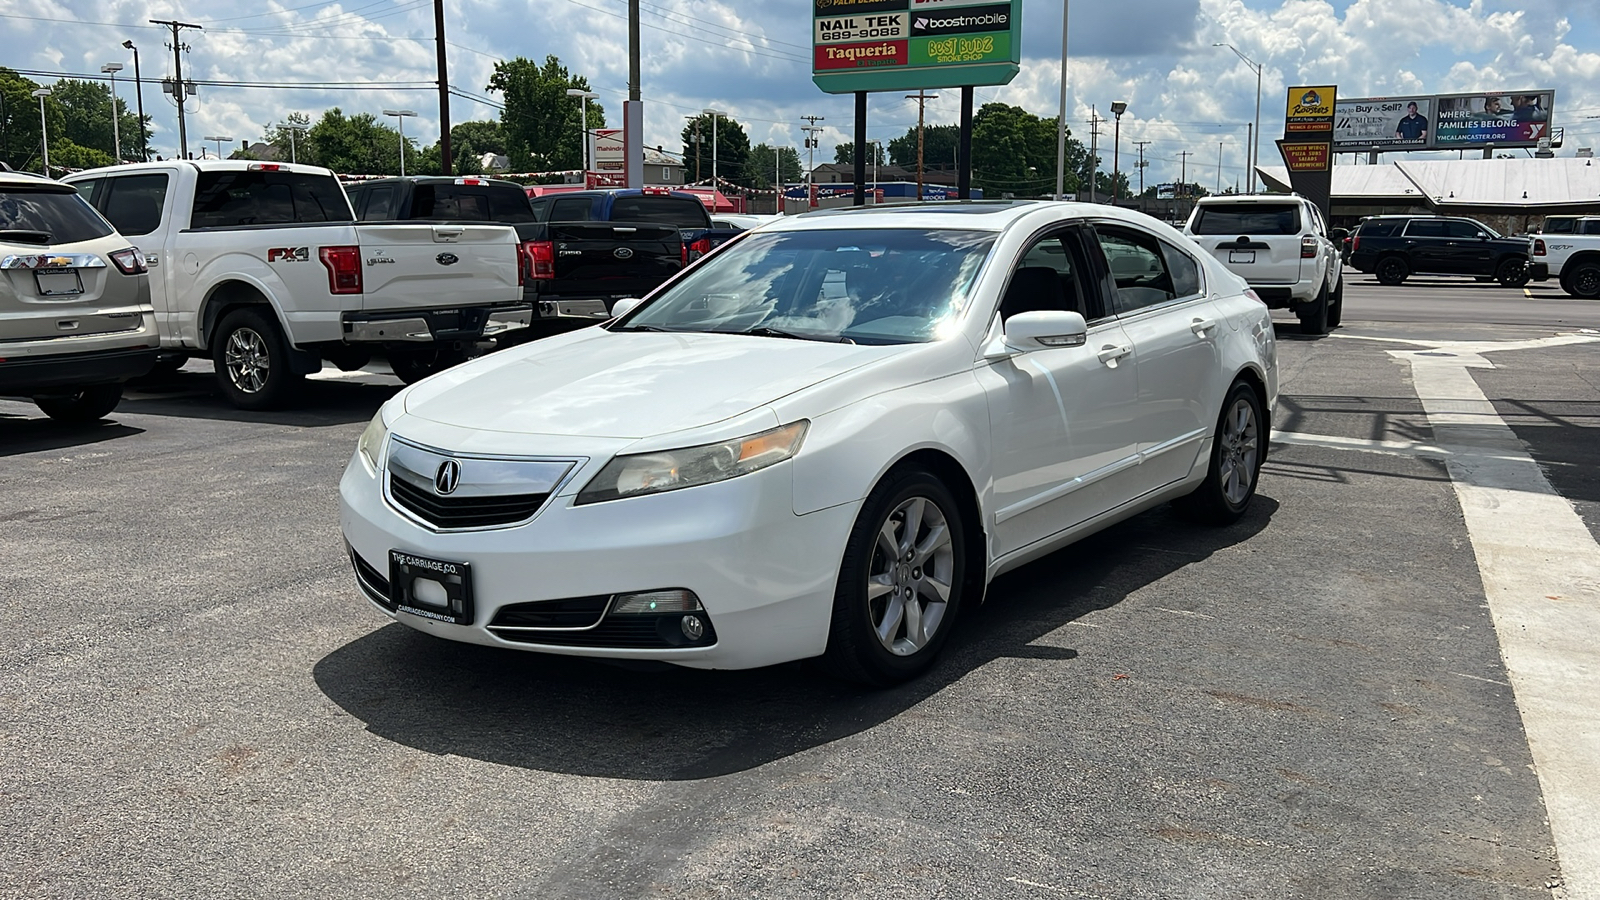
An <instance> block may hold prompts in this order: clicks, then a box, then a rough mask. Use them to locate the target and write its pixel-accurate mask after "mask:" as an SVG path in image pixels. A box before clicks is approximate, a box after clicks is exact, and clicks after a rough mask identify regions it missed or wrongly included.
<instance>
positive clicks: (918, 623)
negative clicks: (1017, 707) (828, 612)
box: [822, 469, 967, 687]
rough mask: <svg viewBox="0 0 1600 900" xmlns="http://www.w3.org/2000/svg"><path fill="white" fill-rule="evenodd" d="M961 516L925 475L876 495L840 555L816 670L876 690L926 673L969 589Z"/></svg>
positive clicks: (945, 491)
mask: <svg viewBox="0 0 1600 900" xmlns="http://www.w3.org/2000/svg"><path fill="white" fill-rule="evenodd" d="M966 552H967V535H966V528H965V523H964V522H963V521H962V519H961V512H960V506H959V505H958V504H957V503H956V499H955V496H954V495H953V494H951V493H950V490H949V488H947V487H945V485H944V483H943V482H942V481H940V480H939V479H938V478H937V477H935V476H934V475H933V474H932V473H930V472H927V471H925V470H922V469H905V470H902V471H900V472H897V473H891V474H890V475H889V477H887V478H885V479H884V480H883V481H882V482H880V483H879V484H878V486H877V487H876V488H873V490H872V493H871V494H870V495H868V497H867V500H866V502H865V503H863V504H862V507H861V513H860V514H859V515H858V516H857V517H856V524H855V527H854V528H853V529H852V530H851V532H850V539H849V541H848V542H847V543H846V545H845V553H844V560H843V562H842V563H841V564H840V566H839V582H838V586H837V587H836V589H835V591H834V599H833V621H832V624H831V626H830V628H829V633H828V649H827V652H826V654H824V656H823V658H822V663H823V666H824V667H825V668H826V669H827V670H828V671H830V672H831V673H832V674H833V675H835V676H836V677H839V678H842V679H844V680H847V681H854V682H858V683H861V684H867V685H872V686H874V687H887V686H889V685H893V684H899V683H901V682H904V681H907V680H909V679H911V678H914V677H916V676H917V675H920V674H921V673H922V672H924V671H926V670H927V669H928V667H929V666H931V665H932V664H933V662H934V659H935V658H936V657H937V656H938V654H939V650H940V648H942V647H943V646H944V642H945V640H946V639H947V638H948V637H949V635H950V627H951V623H952V622H953V621H954V620H955V618H956V613H957V612H958V611H959V610H960V608H961V600H962V595H963V587H964V585H965V581H966V559H967V557H966Z"/></svg>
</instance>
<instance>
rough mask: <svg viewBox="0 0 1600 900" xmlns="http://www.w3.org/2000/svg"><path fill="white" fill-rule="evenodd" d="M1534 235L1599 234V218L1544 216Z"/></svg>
mask: <svg viewBox="0 0 1600 900" xmlns="http://www.w3.org/2000/svg"><path fill="white" fill-rule="evenodd" d="M1534 233H1535V234H1559V235H1568V234H1600V216H1546V217H1545V220H1544V223H1543V224H1541V225H1540V226H1539V228H1538V230H1537V231H1535V232H1534Z"/></svg>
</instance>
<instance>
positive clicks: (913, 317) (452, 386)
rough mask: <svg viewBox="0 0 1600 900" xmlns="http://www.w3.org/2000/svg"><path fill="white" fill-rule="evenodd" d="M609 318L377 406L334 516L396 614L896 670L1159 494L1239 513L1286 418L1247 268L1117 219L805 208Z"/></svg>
mask: <svg viewBox="0 0 1600 900" xmlns="http://www.w3.org/2000/svg"><path fill="white" fill-rule="evenodd" d="M1110 258H1128V259H1140V264H1139V265H1131V266H1125V267H1118V269H1113V268H1112V265H1111V263H1110V262H1109V261H1108V260H1109V259H1110ZM614 313H615V314H616V316H617V318H616V319H615V320H614V321H612V322H610V323H608V324H606V325H604V326H602V327H599V328H589V329H585V330H582V331H577V332H572V333H569V334H565V335H561V336H558V337H553V338H550V339H548V340H543V341H539V342H537V343H533V344H528V345H524V346H522V347H516V348H512V349H509V350H504V351H501V352H499V353H494V354H491V355H489V356H486V357H482V358H480V359H476V360H473V361H471V362H468V363H466V364H464V365H462V366H459V367H457V368H456V369H454V370H452V371H451V372H450V373H449V374H448V375H447V376H439V377H436V378H430V379H427V380H425V381H423V382H421V383H420V384H417V385H413V386H412V387H410V388H407V389H406V390H403V391H401V392H400V393H399V394H397V395H396V396H395V397H394V398H392V399H391V400H390V401H389V402H388V403H386V404H385V405H384V406H383V407H382V409H381V410H380V411H379V413H378V415H376V416H375V417H374V418H373V419H372V422H371V423H370V424H369V425H368V427H367V429H366V431H365V432H364V433H363V435H362V436H361V439H360V441H359V444H358V446H357V448H356V449H355V452H354V454H353V455H352V457H351V460H350V463H349V465H348V467H347V468H346V470H345V473H344V477H343V480H342V481H341V483H340V499H341V525H342V528H343V532H344V536H345V540H346V543H347V545H348V548H349V552H350V558H351V561H352V564H353V566H354V569H355V577H356V582H357V584H358V585H359V586H360V589H361V591H362V592H363V594H364V595H365V596H366V597H367V598H369V599H370V601H371V602H372V603H373V604H374V605H375V606H376V607H377V608H378V609H379V610H381V611H382V613H383V614H384V615H387V616H390V617H392V618H394V619H397V620H399V621H400V622H403V623H405V624H406V625H408V626H410V627H412V628H415V629H418V630H420V631H424V632H427V633H429V634H433V635H436V636H438V637H442V638H447V639H450V640H456V641H465V642H468V643H475V644H482V645H486V646H492V647H510V648H517V649H523V650H533V651H539V652H545V653H555V654H567V655H577V656H592V657H604V658H608V659H622V660H656V661H663V662H668V663H675V664H678V665H683V666H689V667H695V668H708V669H712V668H748V667H755V666H765V665H771V664H774V663H779V662H783V661H785V660H794V659H802V658H806V657H819V656H820V657H822V658H823V660H824V662H825V663H826V665H827V666H828V667H830V668H831V669H832V670H833V671H834V672H836V673H838V674H840V675H843V676H845V677H848V678H852V679H856V680H860V681H863V682H867V683H871V684H888V683H893V682H896V681H901V680H904V679H907V678H910V677H913V676H914V675H916V674H917V673H919V672H921V671H922V670H924V669H925V668H927V667H928V666H929V665H930V664H931V663H932V662H933V659H934V657H935V656H936V655H937V654H938V652H939V649H940V647H941V646H942V645H943V644H944V642H945V640H946V639H947V638H948V637H949V635H950V633H951V631H952V630H953V628H954V627H955V626H956V625H957V624H958V623H959V621H960V618H959V613H960V611H961V609H962V607H963V606H966V605H975V604H977V603H979V602H980V601H981V600H982V599H983V594H984V590H985V587H986V585H987V584H988V583H989V582H990V581H991V580H992V579H993V578H994V577H995V576H997V575H999V574H1000V573H1002V572H1005V571H1007V570H1010V569H1014V568H1016V567H1018V566H1021V565H1023V564H1024V563H1027V562H1029V561H1031V560H1034V559H1038V558H1039V557H1042V556H1044V555H1045V554H1047V553H1050V552H1051V551H1053V550H1055V549H1057V548H1059V547H1061V546H1064V545H1066V544H1068V543H1070V542H1072V541H1074V540H1076V539H1078V538H1080V537H1083V536H1084V535H1087V534H1089V533H1091V532H1094V531H1098V530H1100V529H1102V528H1105V527H1107V526H1109V525H1111V524H1112V523H1114V522H1117V521H1120V520H1122V519H1126V518H1128V517H1129V516H1133V515H1136V514H1138V513H1139V512H1141V511H1144V510H1147V509H1150V508H1151V507H1154V506H1156V505H1158V504H1161V503H1165V502H1167V501H1175V502H1176V503H1177V504H1178V505H1179V508H1180V509H1181V510H1182V511H1184V512H1185V513H1186V514H1188V515H1190V516H1193V517H1195V518H1198V519H1202V520H1206V521H1211V522H1217V523H1225V522H1231V521H1234V520H1236V519H1238V518H1239V517H1240V516H1241V515H1243V514H1244V513H1245V512H1246V510H1247V508H1248V506H1249V504H1250V501H1251V497H1252V496H1253V494H1254V492H1255V489H1256V483H1257V476H1258V473H1259V470H1260V467H1261V463H1262V460H1263V459H1264V458H1265V455H1266V452H1267V448H1268V433H1269V429H1270V425H1271V421H1272V414H1273V410H1274V409H1275V408H1276V403H1277V395H1278V376H1277V367H1276V364H1275V352H1276V345H1275V343H1274V335H1273V329H1272V321H1271V319H1270V314H1269V313H1268V311H1267V309H1266V307H1265V306H1263V305H1262V304H1261V302H1260V300H1259V299H1257V298H1256V297H1255V296H1254V295H1253V294H1252V293H1251V292H1250V291H1249V289H1248V286H1247V285H1246V284H1245V282H1244V281H1243V280H1242V279H1240V278H1239V277H1238V276H1236V275H1234V274H1233V273H1231V272H1229V271H1228V270H1227V268H1226V267H1225V266H1224V265H1223V264H1221V263H1219V262H1217V261H1215V260H1214V259H1212V258H1211V257H1209V256H1208V255H1206V254H1204V253H1202V252H1200V251H1199V250H1198V248H1196V247H1195V246H1194V245H1193V243H1191V242H1190V241H1188V240H1187V239H1186V238H1185V237H1184V236H1183V235H1182V234H1181V233H1180V232H1178V231H1176V230H1174V229H1172V228H1169V227H1167V226H1164V225H1161V224H1160V223H1157V222H1155V221H1154V220H1152V219H1150V218H1148V217H1145V216H1142V215H1139V214H1137V213H1132V212H1129V211H1126V210H1121V209H1116V208H1113V207H1108V206H1097V205H1095V206H1092V205H1087V204H1072V203H1048V202H1027V201H1013V202H993V201H991V202H976V203H964V204H960V205H955V204H951V205H948V206H931V207H930V206H918V207H904V208H895V207H887V206H886V207H874V208H870V209H864V210H829V211H819V212H816V213H811V214H808V215H803V216H795V217H790V218H786V219H785V220H784V221H782V222H774V223H772V224H770V225H767V226H765V227H763V228H762V229H761V230H759V231H756V232H753V233H750V234H747V235H744V236H743V237H741V238H739V239H738V240H736V241H734V242H731V243H729V244H727V245H725V246H724V247H723V248H721V249H720V250H717V251H714V252H713V253H712V254H711V255H709V256H708V257H707V258H706V259H704V260H703V261H701V262H700V263H698V264H696V265H695V266H693V267H691V268H689V269H687V270H686V271H685V272H684V273H682V274H681V275H679V276H677V277H676V278H675V279H674V280H672V281H671V282H669V283H668V284H666V285H665V286H663V287H662V288H661V289H660V290H658V291H657V292H656V293H655V294H654V295H653V296H652V297H650V298H648V299H646V300H642V301H641V300H637V299H631V298H630V299H628V300H625V301H624V302H622V303H620V304H618V306H617V308H616V309H615V310H614ZM530 372H537V373H538V376H539V377H537V378H534V377H530V375H529V373H530Z"/></svg>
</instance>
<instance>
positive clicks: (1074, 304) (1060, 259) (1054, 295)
mask: <svg viewBox="0 0 1600 900" xmlns="http://www.w3.org/2000/svg"><path fill="white" fill-rule="evenodd" d="M1088 273H1089V269H1088V267H1087V266H1086V265H1084V263H1083V260H1082V253H1081V251H1080V250H1079V249H1078V242H1077V240H1076V238H1075V237H1074V236H1073V235H1072V234H1071V233H1069V232H1057V233H1055V234H1051V235H1047V236H1045V237H1042V238H1039V239H1038V240H1036V241H1034V242H1033V243H1032V244H1031V245H1029V246H1028V249H1027V250H1026V251H1024V252H1023V254H1022V259H1021V260H1019V261H1018V262H1017V268H1016V271H1014V272H1012V273H1011V283H1010V284H1009V285H1007V286H1006V293H1005V296H1004V297H1002V298H1001V299H1000V320H1001V321H1002V322H1004V321H1005V320H1006V319H1009V318H1011V317H1012V316H1014V315H1016V314H1017V313H1024V312H1040V311H1045V310H1066V311H1070V312H1076V313H1081V314H1082V315H1083V317H1084V318H1085V319H1090V318H1095V315H1094V314H1093V313H1092V311H1091V310H1090V308H1089V305H1088V304H1087V303H1086V302H1085V301H1086V299H1087V297H1088V290H1089V285H1091V284H1092V283H1093V282H1092V277H1093V276H1091V275H1089V274H1088Z"/></svg>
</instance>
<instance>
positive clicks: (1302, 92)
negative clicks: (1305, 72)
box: [1283, 84, 1338, 135]
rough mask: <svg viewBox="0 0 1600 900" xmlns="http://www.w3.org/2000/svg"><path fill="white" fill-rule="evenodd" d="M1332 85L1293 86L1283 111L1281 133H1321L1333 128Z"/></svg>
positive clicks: (1334, 92) (1334, 89)
mask: <svg viewBox="0 0 1600 900" xmlns="http://www.w3.org/2000/svg"><path fill="white" fill-rule="evenodd" d="M1337 92H1338V89H1337V88H1335V87H1334V86H1333V85H1331V84H1329V85H1321V86H1314V87H1293V88H1290V89H1289V98H1288V102H1287V103H1286V104H1285V106H1284V112H1283V133H1284V134H1285V135H1290V134H1303V133H1307V132H1310V133H1321V132H1327V131H1332V130H1333V107H1334V94H1336V93H1337Z"/></svg>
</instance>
